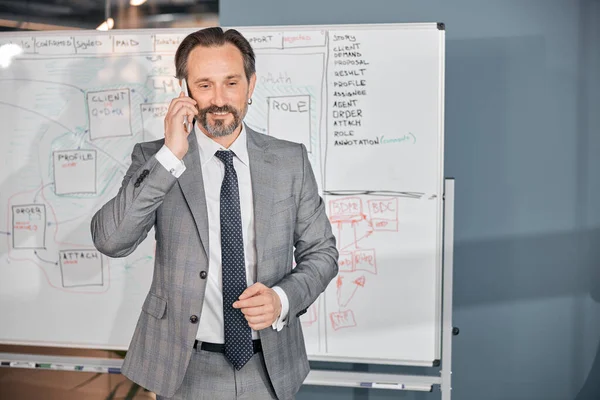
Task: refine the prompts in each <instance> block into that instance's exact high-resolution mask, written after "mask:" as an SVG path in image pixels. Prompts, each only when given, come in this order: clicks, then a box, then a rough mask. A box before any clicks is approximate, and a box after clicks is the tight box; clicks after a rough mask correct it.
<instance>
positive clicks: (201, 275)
mask: <svg viewBox="0 0 600 400" xmlns="http://www.w3.org/2000/svg"><path fill="white" fill-rule="evenodd" d="M206 275H208V274H207V273H206V271H201V272H200V278H202V279H206Z"/></svg>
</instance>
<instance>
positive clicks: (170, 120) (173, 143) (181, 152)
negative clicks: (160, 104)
mask: <svg viewBox="0 0 600 400" xmlns="http://www.w3.org/2000/svg"><path fill="white" fill-rule="evenodd" d="M197 114H198V109H197V108H196V100H194V99H192V98H191V97H188V96H186V95H185V94H184V93H183V92H181V93H180V94H179V97H176V98H174V99H173V100H172V101H171V104H170V105H169V110H168V111H167V115H165V145H166V146H167V147H168V148H169V150H171V152H172V153H173V154H174V155H175V157H177V158H179V159H180V160H182V159H183V156H185V154H186V153H187V151H188V139H187V137H188V135H189V134H190V132H187V131H186V130H185V125H184V124H183V120H184V118H185V117H186V115H187V119H188V121H189V123H190V126H191V124H192V121H193V119H194V117H195V116H196V115H197Z"/></svg>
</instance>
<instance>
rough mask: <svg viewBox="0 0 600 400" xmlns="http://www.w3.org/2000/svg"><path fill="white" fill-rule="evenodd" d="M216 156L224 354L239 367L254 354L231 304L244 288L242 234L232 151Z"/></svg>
mask: <svg viewBox="0 0 600 400" xmlns="http://www.w3.org/2000/svg"><path fill="white" fill-rule="evenodd" d="M216 156H217V158H219V159H220V160H221V161H223V164H225V177H224V178H223V183H222V184H221V263H222V267H223V322H224V324H225V357H227V358H228V359H229V361H230V362H231V364H233V366H234V367H235V369H237V370H240V369H241V368H242V367H243V366H244V365H245V364H246V362H248V360H250V359H251V358H252V355H253V354H254V351H253V348H252V332H251V330H250V326H249V325H248V321H246V318H244V314H243V313H242V311H241V310H240V309H235V308H233V303H234V302H235V301H236V300H237V299H238V297H239V296H240V295H241V294H242V292H243V291H244V290H246V287H247V285H246V263H245V260H244V237H243V235H242V216H241V212H240V193H239V189H238V179H237V174H236V173H235V169H234V168H233V152H231V151H223V150H219V151H217V153H216Z"/></svg>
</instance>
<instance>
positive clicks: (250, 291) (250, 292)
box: [239, 282, 266, 300]
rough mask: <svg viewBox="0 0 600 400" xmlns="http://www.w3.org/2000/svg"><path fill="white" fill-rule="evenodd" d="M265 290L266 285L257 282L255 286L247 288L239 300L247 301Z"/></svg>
mask: <svg viewBox="0 0 600 400" xmlns="http://www.w3.org/2000/svg"><path fill="white" fill-rule="evenodd" d="M264 288H266V286H265V285H263V284H262V283H260V282H257V283H255V284H254V285H252V286H250V287H248V288H246V290H244V291H243V292H242V294H240V297H239V300H244V299H247V298H249V297H252V296H256V295H257V294H259V293H260V292H262V291H263V289H264Z"/></svg>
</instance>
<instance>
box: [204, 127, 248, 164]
mask: <svg viewBox="0 0 600 400" xmlns="http://www.w3.org/2000/svg"><path fill="white" fill-rule="evenodd" d="M194 130H195V133H196V139H197V140H198V149H199V150H200V163H201V165H202V166H204V165H205V164H206V163H207V162H209V161H210V160H211V159H212V158H213V157H214V156H215V153H216V152H217V151H218V150H228V149H226V148H224V147H223V146H221V145H220V144H219V143H217V142H215V141H214V140H212V139H211V138H209V137H208V136H206V135H205V134H204V132H202V131H201V130H200V129H197V128H196V125H194ZM246 137H247V136H246V125H244V124H243V123H242V131H241V132H240V135H239V136H238V137H237V139H235V141H234V142H233V143H232V144H231V146H229V150H231V151H233V153H234V154H235V156H236V157H237V158H238V159H239V160H240V161H241V162H242V164H244V165H245V166H249V165H250V163H249V157H248V146H247V144H246Z"/></svg>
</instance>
